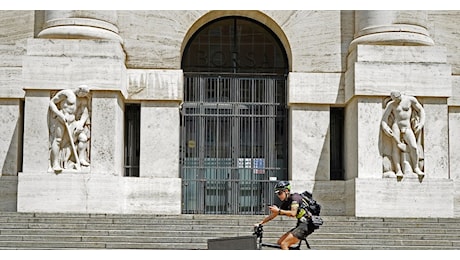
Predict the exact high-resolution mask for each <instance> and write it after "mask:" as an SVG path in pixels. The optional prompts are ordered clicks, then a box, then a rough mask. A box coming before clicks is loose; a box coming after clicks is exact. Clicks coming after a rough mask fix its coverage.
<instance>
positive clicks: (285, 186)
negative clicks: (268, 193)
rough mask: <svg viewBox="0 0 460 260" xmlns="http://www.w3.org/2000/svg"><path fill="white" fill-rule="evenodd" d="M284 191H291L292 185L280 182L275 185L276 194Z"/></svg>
mask: <svg viewBox="0 0 460 260" xmlns="http://www.w3.org/2000/svg"><path fill="white" fill-rule="evenodd" d="M283 190H288V191H291V184H290V183H289V182H288V181H280V182H278V183H277V184H276V185H275V193H278V192H280V191H283Z"/></svg>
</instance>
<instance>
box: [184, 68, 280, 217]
mask: <svg viewBox="0 0 460 260" xmlns="http://www.w3.org/2000/svg"><path fill="white" fill-rule="evenodd" d="M184 83H185V86H184V103H183V105H182V109H181V156H180V166H181V169H180V173H181V178H182V179H183V187H182V196H183V198H182V203H183V205H182V206H183V207H182V208H183V210H182V212H183V213H185V214H186V213H199V214H265V213H266V204H268V203H273V201H274V199H275V198H274V196H273V184H274V182H276V180H285V179H287V162H288V158H287V155H288V153H287V118H288V117H287V107H286V102H285V100H286V77H285V76H272V75H260V74H259V75H256V76H251V75H241V74H228V75H226V74H219V75H212V74H211V75H210V74H202V73H186V74H185V79H184Z"/></svg>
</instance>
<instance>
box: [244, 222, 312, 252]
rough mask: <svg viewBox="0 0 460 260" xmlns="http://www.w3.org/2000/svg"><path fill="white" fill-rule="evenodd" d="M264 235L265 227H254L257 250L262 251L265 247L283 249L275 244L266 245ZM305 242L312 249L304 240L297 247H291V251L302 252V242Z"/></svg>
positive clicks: (305, 239)
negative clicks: (263, 240)
mask: <svg viewBox="0 0 460 260" xmlns="http://www.w3.org/2000/svg"><path fill="white" fill-rule="evenodd" d="M263 234H264V228H263V225H261V224H259V225H257V226H254V233H253V235H255V236H256V239H257V240H258V241H257V249H259V250H261V249H262V248H263V247H270V248H277V249H281V246H280V245H278V244H275V243H265V242H262V237H263ZM303 241H305V244H306V246H307V248H308V249H311V247H310V244H308V241H307V238H304V239H302V240H300V241H299V243H297V244H296V245H292V246H290V247H289V250H300V247H301V245H302V242H303Z"/></svg>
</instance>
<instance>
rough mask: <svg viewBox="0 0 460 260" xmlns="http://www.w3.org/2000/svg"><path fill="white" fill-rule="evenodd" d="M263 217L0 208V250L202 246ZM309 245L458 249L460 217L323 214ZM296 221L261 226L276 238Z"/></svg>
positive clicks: (243, 231) (245, 230)
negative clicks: (2, 209) (38, 210)
mask: <svg viewBox="0 0 460 260" xmlns="http://www.w3.org/2000/svg"><path fill="white" fill-rule="evenodd" d="M263 217H264V216H253V215H250V216H234V215H123V214H117V215H110V214H73V213H72V214H65V213H14V212H0V249H64V248H65V249H107V248H111V249H207V242H208V240H209V239H215V238H225V237H228V238H232V237H238V236H248V235H249V236H250V235H252V232H253V225H254V223H257V222H259V221H260V220H261V219H262V218H263ZM323 219H324V221H325V223H324V225H323V226H322V227H321V228H320V229H319V230H316V231H315V232H314V233H313V234H312V235H311V236H310V237H309V238H308V240H309V243H310V245H311V247H312V248H314V249H328V250H335V249H338V250H343V249H365V250H366V249H417V250H420V249H460V219H458V218H453V219H439V218H428V219H399V218H356V217H348V216H324V217H323ZM294 225H295V220H292V219H289V218H285V217H280V218H277V219H275V220H273V221H271V222H270V223H267V224H266V225H265V228H264V230H265V233H264V242H271V243H275V242H276V240H277V239H278V237H279V236H281V235H282V234H283V233H284V232H285V231H287V230H288V229H290V228H291V227H292V226H294Z"/></svg>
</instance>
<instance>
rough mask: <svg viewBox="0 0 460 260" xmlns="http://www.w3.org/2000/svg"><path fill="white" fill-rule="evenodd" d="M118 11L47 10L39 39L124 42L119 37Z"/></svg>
mask: <svg viewBox="0 0 460 260" xmlns="http://www.w3.org/2000/svg"><path fill="white" fill-rule="evenodd" d="M117 19H118V16H117V11H111V10H97V11H95V10H65V11H61V10H47V11H45V22H44V24H43V30H42V31H41V32H40V33H39V34H38V37H39V38H47V39H106V40H116V41H119V42H120V43H122V42H123V40H122V38H121V37H120V36H119V35H118V27H117Z"/></svg>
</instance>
